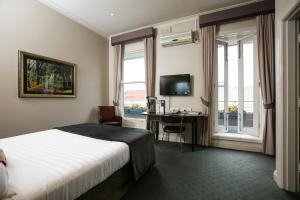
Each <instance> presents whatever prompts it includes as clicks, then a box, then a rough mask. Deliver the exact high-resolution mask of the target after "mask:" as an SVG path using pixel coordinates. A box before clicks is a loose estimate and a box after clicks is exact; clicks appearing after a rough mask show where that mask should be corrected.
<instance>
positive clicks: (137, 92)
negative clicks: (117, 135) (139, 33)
mask: <svg viewBox="0 0 300 200" xmlns="http://www.w3.org/2000/svg"><path fill="white" fill-rule="evenodd" d="M125 48H126V47H125ZM145 78H146V77H145V60H144V51H143V50H139V51H129V52H126V50H125V56H124V65H123V82H122V86H123V87H122V91H123V106H122V107H123V115H124V117H127V118H145V117H144V116H143V115H141V113H142V112H144V111H146V82H145Z"/></svg>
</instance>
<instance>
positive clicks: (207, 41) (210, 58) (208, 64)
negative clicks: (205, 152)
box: [200, 25, 216, 145]
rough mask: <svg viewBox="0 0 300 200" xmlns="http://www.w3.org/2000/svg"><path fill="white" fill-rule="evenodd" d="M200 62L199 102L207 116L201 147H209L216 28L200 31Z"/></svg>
mask: <svg viewBox="0 0 300 200" xmlns="http://www.w3.org/2000/svg"><path fill="white" fill-rule="evenodd" d="M200 45H201V54H202V55H201V60H202V73H203V84H202V86H203V90H202V96H201V101H202V104H203V105H204V106H205V107H206V109H205V113H206V114H207V115H208V120H207V124H206V126H207V130H206V131H205V132H204V135H203V137H204V138H203V139H202V140H201V141H202V145H211V142H212V140H211V138H212V134H213V123H212V122H213V117H214V116H213V103H212V100H213V83H214V80H213V77H214V76H213V74H214V65H215V50H216V26H215V25H212V26H207V27H202V28H201V29H200Z"/></svg>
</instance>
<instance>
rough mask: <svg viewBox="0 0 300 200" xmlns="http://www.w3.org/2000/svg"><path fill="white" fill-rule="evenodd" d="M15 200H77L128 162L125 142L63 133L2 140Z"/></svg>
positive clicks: (41, 133) (1, 143)
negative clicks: (76, 199)
mask: <svg viewBox="0 0 300 200" xmlns="http://www.w3.org/2000/svg"><path fill="white" fill-rule="evenodd" d="M0 147H1V148H2V149H3V150H4V152H5V154H6V157H7V161H8V164H7V169H8V174H9V184H10V186H9V187H10V190H11V191H14V192H15V193H16V195H15V196H13V197H12V199H16V200H31V199H41V200H52V199H53V200H60V199H75V198H77V197H79V196H80V195H81V194H83V193H85V192H86V191H88V190H89V189H91V188H92V187H94V186H96V185H97V184H99V183H100V182H102V181H103V180H105V179H106V178H107V177H109V176H110V175H111V174H113V173H114V172H115V171H117V170H118V169H120V168H122V167H123V166H124V165H125V164H126V163H127V162H128V161H129V147H128V145H127V144H125V143H122V142H111V141H105V140H97V139H93V138H89V137H84V136H80V135H76V134H71V133H67V132H63V131H60V130H56V129H53V130H47V131H42V132H37V133H31V134H26V135H21V136H16V137H11V138H5V139H0Z"/></svg>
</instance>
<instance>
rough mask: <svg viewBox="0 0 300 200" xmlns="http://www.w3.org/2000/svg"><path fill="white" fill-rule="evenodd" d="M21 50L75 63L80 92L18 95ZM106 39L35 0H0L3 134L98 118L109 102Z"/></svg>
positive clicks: (0, 124)
mask: <svg viewBox="0 0 300 200" xmlns="http://www.w3.org/2000/svg"><path fill="white" fill-rule="evenodd" d="M18 50H24V51H28V52H31V53H36V54H40V55H43V56H47V57H52V58H56V59H59V60H64V61H68V62H72V63H75V64H77V74H76V76H77V77H76V78H77V98H72V99H62V98H61V99H59V98H53V99H49V98H43V99H41V98H39V99H33V98H26V99H25V98H18ZM107 58H108V40H107V39H105V38H103V37H101V36H99V35H97V34H95V33H93V32H91V31H90V30H87V29H86V28H84V27H82V26H80V25H79V24H77V23H75V22H73V21H71V20H70V19H68V18H66V17H64V16H62V15H60V14H58V13H57V12H55V11H53V10H51V9H50V8H48V7H45V6H44V5H42V4H40V3H39V2H38V1H35V0H26V1H24V0H0V138H3V137H7V136H13V135H18V134H23V133H27V132H33V131H39V130H43V129H49V128H53V127H55V126H63V125H68V124H75V123H83V122H88V121H89V122H96V121H97V114H96V106H98V105H100V104H106V103H107V102H108V88H107V85H108V78H107V77H108V76H107V75H108V60H107Z"/></svg>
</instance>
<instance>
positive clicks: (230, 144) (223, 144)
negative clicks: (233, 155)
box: [212, 139, 262, 152]
mask: <svg viewBox="0 0 300 200" xmlns="http://www.w3.org/2000/svg"><path fill="white" fill-rule="evenodd" d="M212 146H214V147H218V148H224V149H235V150H241V151H251V152H262V144H261V143H253V142H239V141H232V140H221V139H213V140H212Z"/></svg>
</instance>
